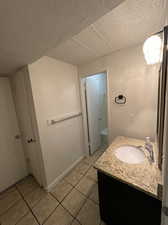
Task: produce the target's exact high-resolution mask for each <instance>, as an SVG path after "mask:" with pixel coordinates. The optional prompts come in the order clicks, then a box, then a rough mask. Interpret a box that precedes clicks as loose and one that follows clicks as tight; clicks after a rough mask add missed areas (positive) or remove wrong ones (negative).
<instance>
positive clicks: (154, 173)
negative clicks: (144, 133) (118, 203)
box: [95, 136, 162, 200]
mask: <svg viewBox="0 0 168 225" xmlns="http://www.w3.org/2000/svg"><path fill="white" fill-rule="evenodd" d="M123 145H133V146H140V145H142V146H144V140H139V139H133V138H128V137H122V136H119V137H117V138H116V139H115V140H114V141H113V142H112V144H111V145H110V146H109V147H108V148H107V150H106V151H105V152H104V153H103V155H102V156H101V157H100V158H99V159H98V161H97V162H96V163H95V168H96V169H97V170H100V171H102V172H104V173H106V174H107V175H109V176H112V177H114V178H116V179H118V180H120V181H121V182H124V183H127V184H128V185H131V186H133V187H134V188H136V189H139V190H141V191H143V192H145V193H147V194H149V195H151V196H153V197H155V198H157V199H160V200H161V198H162V197H161V196H162V194H161V191H160V188H158V184H161V185H162V176H161V171H160V170H159V169H158V167H157V163H153V164H150V163H149V160H148V159H147V158H146V159H145V161H144V162H142V163H139V164H128V163H125V162H122V161H120V160H119V159H117V157H116V156H115V154H114V152H115V149H116V148H118V147H121V146H123ZM154 154H155V159H156V155H157V151H156V147H155V145H154ZM155 161H156V160H155Z"/></svg>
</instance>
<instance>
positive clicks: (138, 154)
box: [115, 145, 145, 164]
mask: <svg viewBox="0 0 168 225" xmlns="http://www.w3.org/2000/svg"><path fill="white" fill-rule="evenodd" d="M115 156H116V157H117V158H118V159H119V160H121V161H123V162H125V163H129V164H138V163H142V162H143V161H144V160H145V154H144V153H143V151H141V150H140V149H139V148H137V147H134V146H130V145H125V146H121V147H119V148H117V149H116V150H115Z"/></svg>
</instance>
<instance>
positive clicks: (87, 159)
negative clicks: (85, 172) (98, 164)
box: [83, 156, 95, 166]
mask: <svg viewBox="0 0 168 225" xmlns="http://www.w3.org/2000/svg"><path fill="white" fill-rule="evenodd" d="M83 162H84V163H87V164H89V165H90V166H92V165H93V164H94V162H95V159H94V158H93V157H90V156H86V157H85V158H84V159H83Z"/></svg>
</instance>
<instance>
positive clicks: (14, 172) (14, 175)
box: [0, 77, 28, 192]
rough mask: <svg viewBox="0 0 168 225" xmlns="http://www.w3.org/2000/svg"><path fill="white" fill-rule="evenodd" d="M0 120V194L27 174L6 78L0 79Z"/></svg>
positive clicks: (8, 83)
mask: <svg viewBox="0 0 168 225" xmlns="http://www.w3.org/2000/svg"><path fill="white" fill-rule="evenodd" d="M0 118H1V120H0V122H1V129H0V152H1V156H0V192H2V191H4V190H5V189H7V188H8V187H10V186H11V185H13V184H15V183H16V182H18V181H19V180H21V179H23V178H24V177H25V176H26V175H27V174H28V171H27V166H26V161H25V158H24V153H23V148H22V142H21V137H20V130H19V127H18V124H17V118H16V111H15V106H14V103H13V98H12V92H11V87H10V82H9V79H8V78H7V77H1V78H0Z"/></svg>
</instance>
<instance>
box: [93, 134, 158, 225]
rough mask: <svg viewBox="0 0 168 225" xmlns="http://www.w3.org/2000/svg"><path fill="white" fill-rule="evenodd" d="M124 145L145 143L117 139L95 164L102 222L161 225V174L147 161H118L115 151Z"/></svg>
mask: <svg viewBox="0 0 168 225" xmlns="http://www.w3.org/2000/svg"><path fill="white" fill-rule="evenodd" d="M125 145H131V146H143V145H144V141H143V140H137V139H132V138H127V137H117V138H116V139H115V140H114V142H113V143H112V144H111V146H110V147H109V148H108V149H107V150H106V151H105V153H104V154H103V155H102V156H101V157H100V158H99V160H98V161H97V162H96V164H95V168H96V169H97V171H98V187H99V201H100V215H101V219H102V220H103V221H104V222H105V223H106V224H107V225H123V224H124V225H142V224H143V225H149V224H152V225H160V221H161V198H162V193H161V187H162V180H161V172H160V170H159V169H158V167H157V166H156V163H153V164H151V163H149V160H148V159H147V158H145V160H144V161H143V162H140V163H137V164H129V163H125V162H122V161H121V160H119V159H118V158H117V157H116V154H115V151H116V149H117V148H119V147H121V146H125ZM156 156H157V152H156V151H155V158H156Z"/></svg>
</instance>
